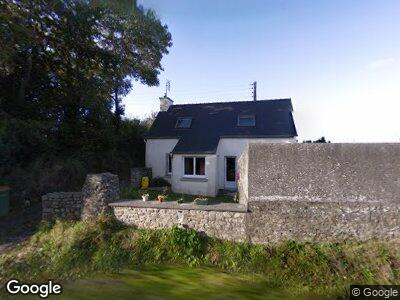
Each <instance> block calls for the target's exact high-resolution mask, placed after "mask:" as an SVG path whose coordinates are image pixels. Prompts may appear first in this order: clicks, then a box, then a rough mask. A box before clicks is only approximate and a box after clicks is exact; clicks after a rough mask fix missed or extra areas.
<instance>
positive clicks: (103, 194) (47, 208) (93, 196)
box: [42, 173, 119, 221]
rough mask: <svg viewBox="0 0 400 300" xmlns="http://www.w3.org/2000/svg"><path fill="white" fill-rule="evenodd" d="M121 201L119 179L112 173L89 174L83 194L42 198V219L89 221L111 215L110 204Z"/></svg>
mask: <svg viewBox="0 0 400 300" xmlns="http://www.w3.org/2000/svg"><path fill="white" fill-rule="evenodd" d="M118 199H119V179H118V176H117V175H113V174H111V173H101V174H89V175H87V176H86V181H85V184H84V186H83V188H82V192H59V193H49V194H46V195H44V196H42V219H43V220H45V221H53V220H55V219H81V218H83V219H89V218H96V217H98V216H100V215H108V214H111V209H110V207H109V206H108V204H109V203H110V202H115V201H117V200H118Z"/></svg>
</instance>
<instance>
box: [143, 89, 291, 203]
mask: <svg viewBox="0 0 400 300" xmlns="http://www.w3.org/2000/svg"><path fill="white" fill-rule="evenodd" d="M292 111H293V108H292V102H291V99H279V100H260V101H240V102H218V103H201V104H183V105H182V104H179V105H173V101H172V100H171V99H170V98H168V97H166V96H165V97H161V98H160V112H159V113H158V115H157V117H156V119H155V121H154V123H153V125H152V127H151V129H150V131H149V133H148V135H147V138H146V167H149V168H152V172H153V177H163V178H165V179H166V180H168V181H169V182H170V183H171V187H172V191H173V192H176V193H185V194H193V195H206V196H215V195H216V194H217V193H218V192H219V191H220V190H232V191H234V190H236V178H237V176H236V164H237V159H238V158H239V156H240V154H241V153H242V152H243V150H244V149H245V147H246V146H247V145H248V144H249V143H251V142H258V143H259V142H262V143H293V142H296V141H297V140H296V136H297V132H296V127H295V124H294V121H293V115H292Z"/></svg>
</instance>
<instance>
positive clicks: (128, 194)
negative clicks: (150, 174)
mask: <svg viewBox="0 0 400 300" xmlns="http://www.w3.org/2000/svg"><path fill="white" fill-rule="evenodd" d="M145 193H147V194H149V200H150V201H155V200H157V196H158V195H161V194H163V191H152V190H139V189H136V188H133V187H128V188H125V189H123V190H122V191H121V195H120V196H121V198H122V199H142V194H145ZM165 195H166V196H167V198H166V201H178V200H179V202H181V203H191V202H193V201H194V199H196V198H198V197H202V196H194V195H187V194H177V193H172V192H171V191H167V192H165ZM207 198H208V200H209V203H210V204H213V203H233V202H234V199H233V197H231V196H225V195H224V196H217V197H207Z"/></svg>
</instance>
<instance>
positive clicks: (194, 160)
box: [182, 156, 206, 178]
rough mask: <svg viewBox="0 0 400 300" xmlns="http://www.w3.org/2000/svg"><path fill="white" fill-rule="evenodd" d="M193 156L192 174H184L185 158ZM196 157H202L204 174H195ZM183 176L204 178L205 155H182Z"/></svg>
mask: <svg viewBox="0 0 400 300" xmlns="http://www.w3.org/2000/svg"><path fill="white" fill-rule="evenodd" d="M186 158H193V174H185V159H186ZM196 158H204V175H196ZM182 168H183V169H182V170H183V177H187V178H206V157H205V156H184V157H183V159H182Z"/></svg>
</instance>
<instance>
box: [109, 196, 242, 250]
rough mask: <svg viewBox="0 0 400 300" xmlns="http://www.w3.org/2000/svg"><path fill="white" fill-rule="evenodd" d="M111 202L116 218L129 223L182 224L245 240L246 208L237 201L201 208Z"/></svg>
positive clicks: (145, 225)
mask: <svg viewBox="0 0 400 300" xmlns="http://www.w3.org/2000/svg"><path fill="white" fill-rule="evenodd" d="M111 205H112V206H113V208H114V214H115V216H116V218H117V219H118V220H119V221H121V222H122V223H124V224H126V225H129V226H135V227H138V228H149V229H160V228H171V227H173V226H178V225H181V226H187V227H189V228H193V229H195V230H196V231H199V232H203V233H205V234H207V235H208V236H212V237H216V238H220V239H225V240H232V241H237V242H243V241H246V232H245V219H246V211H245V210H244V209H243V207H241V206H240V207H239V206H238V205H235V204H231V205H225V206H224V205H222V206H218V205H215V206H214V205H210V206H204V207H200V206H196V205H178V204H171V203H151V202H149V203H143V202H141V201H129V202H125V203H124V202H120V203H113V204H111ZM146 206H150V207H146ZM229 208H231V209H230V210H229ZM235 208H236V209H235ZM205 209H206V210H205Z"/></svg>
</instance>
